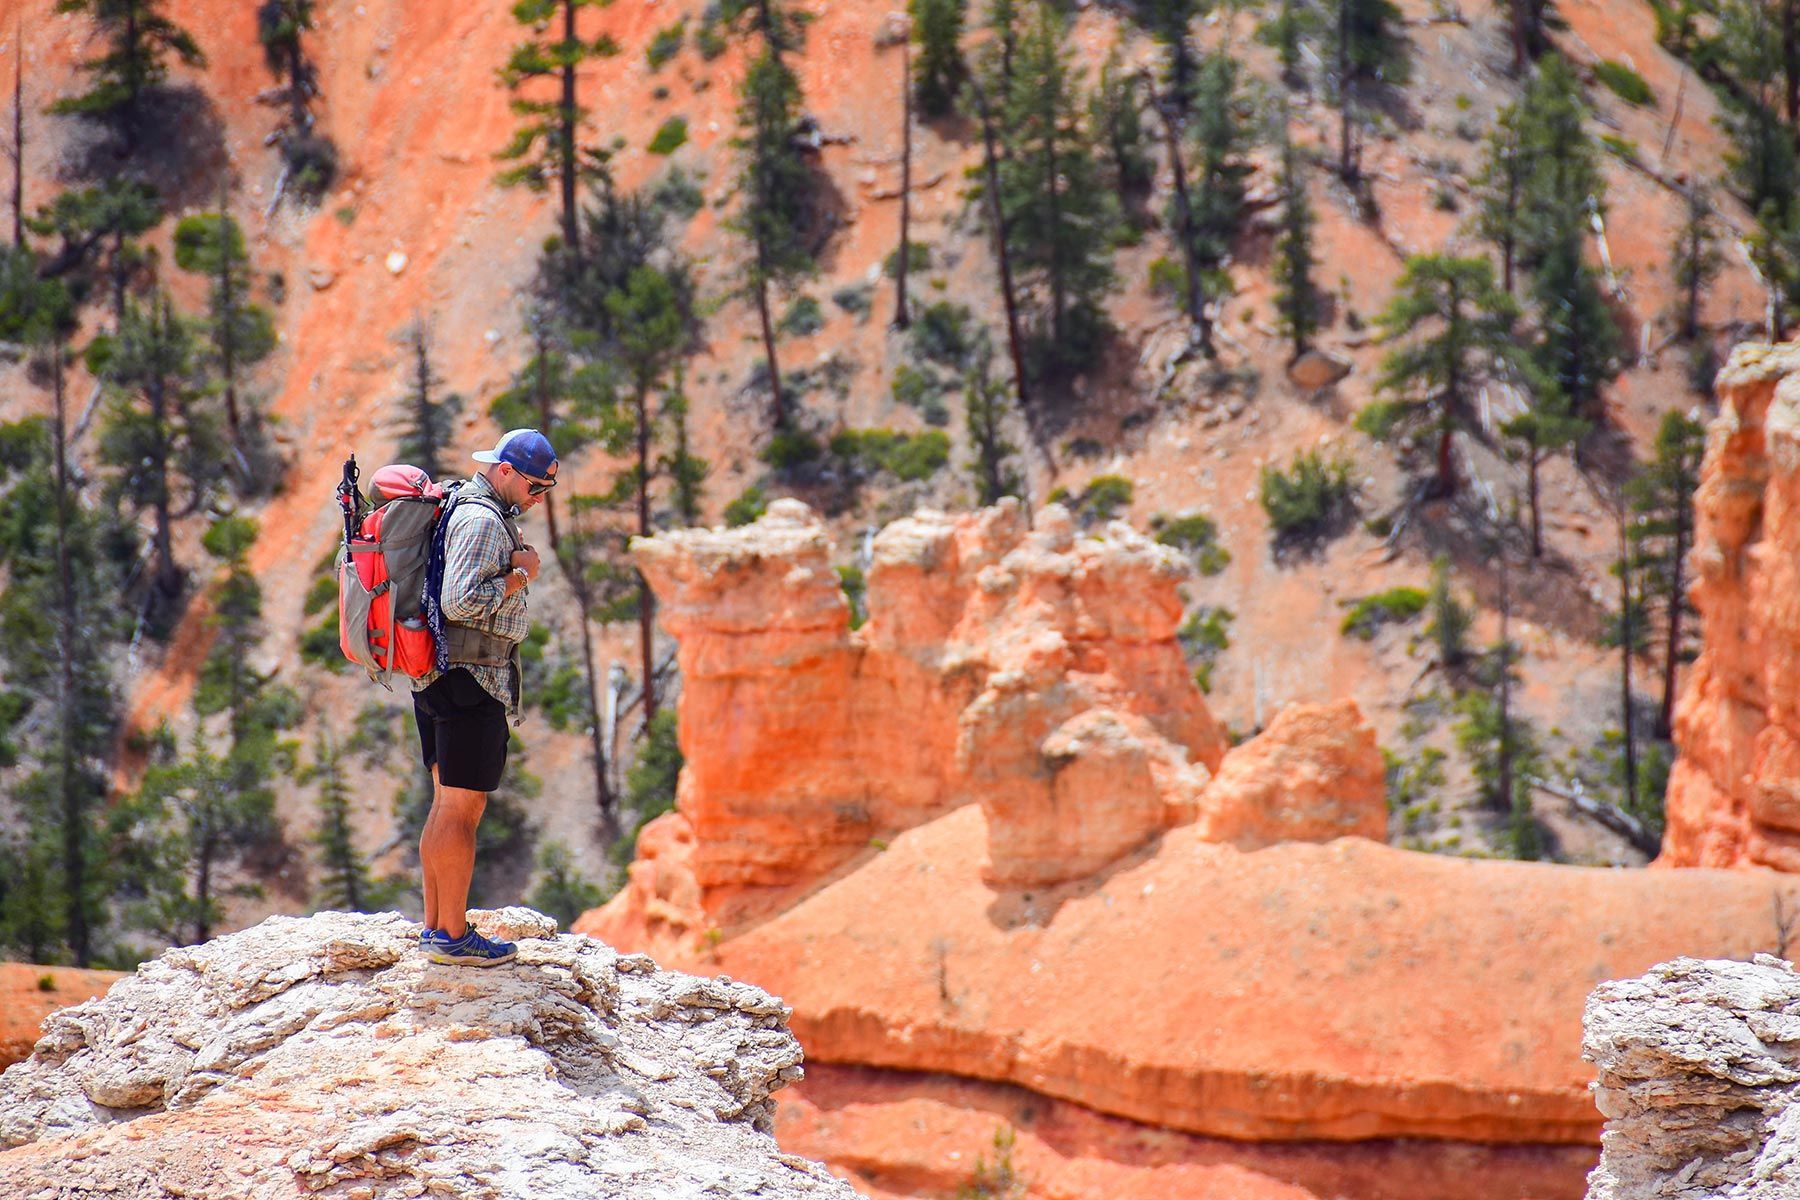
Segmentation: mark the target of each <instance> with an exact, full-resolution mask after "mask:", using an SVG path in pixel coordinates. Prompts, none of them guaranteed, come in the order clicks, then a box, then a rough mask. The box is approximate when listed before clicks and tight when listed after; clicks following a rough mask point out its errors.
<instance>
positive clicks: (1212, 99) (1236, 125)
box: [1187, 53, 1252, 301]
mask: <svg viewBox="0 0 1800 1200" xmlns="http://www.w3.org/2000/svg"><path fill="white" fill-rule="evenodd" d="M1247 108H1248V106H1247V104H1246V103H1245V101H1244V99H1243V97H1242V95H1241V94H1240V88H1239V85H1238V71H1237V64H1236V63H1235V62H1233V61H1232V60H1231V59H1230V58H1229V57H1227V56H1226V55H1224V54H1222V53H1214V54H1208V55H1207V56H1206V57H1205V58H1204V59H1202V60H1201V63H1200V70H1199V73H1198V75H1197V76H1196V77H1195V85H1194V114H1193V117H1192V119H1191V120H1190V121H1189V122H1188V124H1187V132H1188V134H1189V136H1191V137H1192V139H1193V143H1194V163H1193V172H1194V182H1193V188H1192V192H1193V196H1194V200H1193V205H1192V218H1191V220H1192V224H1191V231H1190V236H1192V237H1193V238H1194V241H1195V246H1194V255H1193V258H1194V261H1195V262H1197V263H1198V264H1199V267H1200V273H1201V279H1202V281H1203V286H1204V288H1205V291H1206V296H1207V299H1208V300H1209V301H1219V300H1222V299H1224V298H1225V297H1226V296H1228V295H1229V294H1230V292H1231V277H1230V275H1229V274H1227V273H1226V270H1225V264H1226V262H1227V260H1229V258H1230V257H1231V245H1232V242H1233V241H1234V240H1235V239H1236V237H1237V231H1238V225H1239V223H1240V222H1241V221H1242V220H1243V214H1244V190H1245V181H1246V180H1247V179H1248V178H1249V176H1250V174H1251V171H1252V168H1251V166H1250V164H1249V163H1248V162H1247V161H1246V159H1245V155H1247V154H1248V153H1249V150H1250V144H1251V140H1252V139H1251V135H1250V128H1249V125H1248V123H1247V121H1246V120H1245V118H1244V116H1243V115H1241V112H1240V110H1247Z"/></svg>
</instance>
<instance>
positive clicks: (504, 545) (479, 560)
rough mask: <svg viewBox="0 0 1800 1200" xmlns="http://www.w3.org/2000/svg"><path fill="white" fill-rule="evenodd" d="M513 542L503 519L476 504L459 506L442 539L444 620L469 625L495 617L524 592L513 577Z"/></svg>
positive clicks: (441, 600)
mask: <svg viewBox="0 0 1800 1200" xmlns="http://www.w3.org/2000/svg"><path fill="white" fill-rule="evenodd" d="M511 551H512V538H511V537H509V536H508V535H507V532H506V526H505V525H504V524H502V523H501V521H500V520H499V518H497V517H494V516H493V515H492V514H491V513H489V512H487V511H486V510H485V509H482V508H481V506H480V505H477V504H474V503H473V502H471V503H469V504H465V505H459V506H457V509H456V511H455V512H453V513H452V514H451V525H450V528H449V530H447V531H446V532H445V534H444V590H443V594H442V595H441V596H440V597H439V603H440V604H441V605H442V606H443V611H444V617H445V619H446V620H451V621H461V622H464V623H468V622H471V621H475V620H478V619H480V618H482V617H488V616H492V615H493V614H494V613H495V612H497V611H498V610H499V608H500V606H501V605H502V604H504V603H506V601H507V600H508V599H509V598H510V597H511V596H512V595H513V594H514V593H515V592H517V591H518V590H519V588H520V587H522V586H524V583H523V581H522V580H519V579H518V577H517V576H514V575H513V574H512V573H511V569H510V567H509V563H510V561H511V558H512V554H511Z"/></svg>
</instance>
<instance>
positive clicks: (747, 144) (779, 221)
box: [732, 46, 813, 431]
mask: <svg viewBox="0 0 1800 1200" xmlns="http://www.w3.org/2000/svg"><path fill="white" fill-rule="evenodd" d="M738 94H739V105H738V128H739V131H740V132H739V134H738V136H737V137H736V138H734V139H733V140H732V145H733V146H735V147H736V148H737V149H738V150H739V151H741V152H742V154H743V165H742V168H741V170H740V172H739V174H738V191H739V193H740V194H741V195H742V196H743V204H742V207H741V208H740V209H739V210H738V214H737V217H736V219H735V220H734V221H733V223H732V225H733V228H734V229H736V231H737V232H738V233H740V234H742V235H743V236H744V237H745V238H746V239H747V240H748V241H749V243H750V259H749V262H748V264H747V269H746V279H745V283H746V286H747V287H748V289H749V290H750V292H751V294H752V295H753V296H754V297H755V299H756V312H757V317H758V319H759V320H760V321H761V323H762V339H763V353H764V355H765V357H766V361H767V363H768V368H769V387H770V390H771V393H772V403H773V407H772V412H771V415H772V418H773V423H774V426H775V429H776V430H777V431H782V430H786V429H787V428H789V426H790V424H791V422H792V419H793V414H792V413H791V412H790V411H789V408H788V400H787V393H786V392H785V391H784V390H783V388H782V382H781V365H780V362H779V360H778V359H777V357H776V353H775V322H774V318H773V316H772V315H771V312H770V305H769V289H770V288H772V287H788V286H791V285H792V284H793V283H794V282H795V281H796V280H798V279H799V278H800V277H801V276H802V275H804V274H807V273H808V272H810V271H811V270H812V269H813V258H812V254H811V252H810V251H809V250H808V248H807V244H806V235H807V231H808V230H810V229H811V227H812V203H813V198H812V173H811V171H810V170H809V169H808V167H807V164H806V161H805V159H803V158H802V157H801V156H800V151H799V150H798V149H797V148H796V147H795V145H794V139H793V131H794V122H795V119H796V114H797V113H798V111H799V108H800V81H799V79H798V78H797V77H796V76H795V75H794V73H793V71H792V70H790V69H789V68H788V66H787V64H786V63H785V62H784V61H783V60H782V58H781V57H780V55H779V54H778V53H776V51H775V50H774V49H773V48H770V47H767V46H765V47H764V49H763V52H762V53H761V54H760V55H758V56H757V57H756V59H755V60H754V61H752V62H751V64H750V68H749V70H748V71H747V72H746V73H745V75H744V82H743V86H742V87H741V89H740V90H739V93H738Z"/></svg>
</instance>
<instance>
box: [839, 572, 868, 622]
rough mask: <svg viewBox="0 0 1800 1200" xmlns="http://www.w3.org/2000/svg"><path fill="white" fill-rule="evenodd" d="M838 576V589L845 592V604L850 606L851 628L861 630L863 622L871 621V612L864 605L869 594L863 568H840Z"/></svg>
mask: <svg viewBox="0 0 1800 1200" xmlns="http://www.w3.org/2000/svg"><path fill="white" fill-rule="evenodd" d="M837 575H838V587H840V588H842V589H843V592H844V603H846V604H848V605H849V606H850V628H852V629H861V628H862V624H863V622H864V621H866V620H868V619H869V610H868V609H867V607H865V605H864V600H865V599H866V597H867V596H868V594H869V584H868V581H867V580H866V579H864V578H863V572H862V568H861V567H854V566H851V567H839V568H838V569H837Z"/></svg>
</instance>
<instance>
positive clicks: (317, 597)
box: [304, 575, 338, 617]
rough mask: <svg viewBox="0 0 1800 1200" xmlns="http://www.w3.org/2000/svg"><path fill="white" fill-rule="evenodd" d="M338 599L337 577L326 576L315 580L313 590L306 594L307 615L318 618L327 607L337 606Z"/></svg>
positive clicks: (305, 606) (310, 589) (305, 607)
mask: <svg viewBox="0 0 1800 1200" xmlns="http://www.w3.org/2000/svg"><path fill="white" fill-rule="evenodd" d="M337 598H338V582H337V577H336V576H335V575H324V576H321V577H320V578H318V579H315V580H313V585H312V587H311V588H309V589H307V592H306V603H305V605H304V609H305V612H306V615H307V616H309V617H311V616H316V615H317V614H318V613H320V612H323V611H324V610H325V608H326V606H327V605H335V604H336V603H337Z"/></svg>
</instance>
